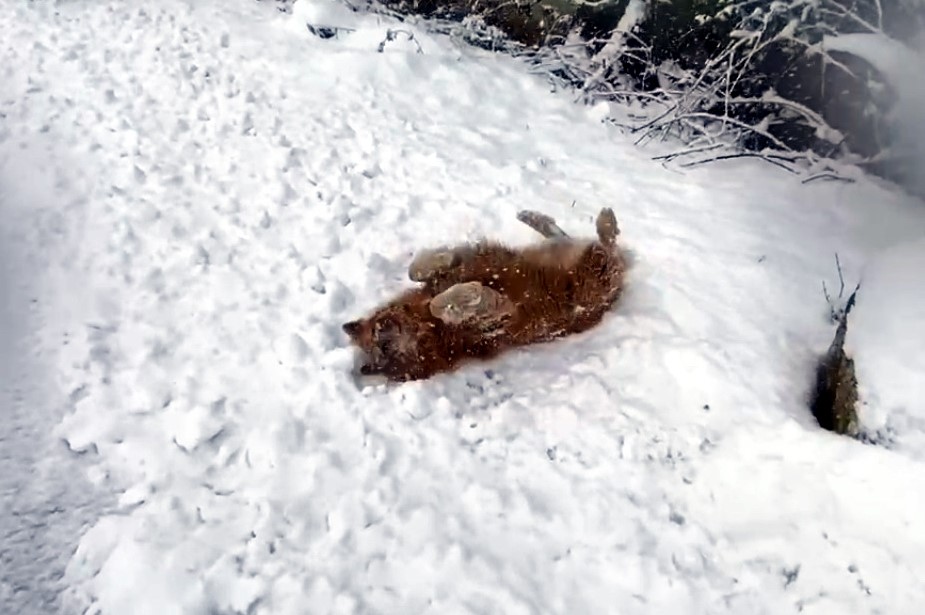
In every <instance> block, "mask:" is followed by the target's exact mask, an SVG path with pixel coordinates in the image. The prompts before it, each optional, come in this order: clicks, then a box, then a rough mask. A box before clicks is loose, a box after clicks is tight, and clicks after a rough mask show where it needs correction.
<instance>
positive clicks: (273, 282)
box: [0, 0, 925, 615]
mask: <svg viewBox="0 0 925 615" xmlns="http://www.w3.org/2000/svg"><path fill="white" fill-rule="evenodd" d="M308 19H310V20H313V21H315V25H322V26H341V27H344V28H350V30H341V31H339V32H338V36H337V37H336V38H330V39H321V38H319V37H316V36H313V35H312V34H311V33H310V32H309V31H308V29H307V28H305V27H304V22H305V21H306V20H308ZM322 20H323V21H324V22H325V23H317V22H319V21H322ZM389 27H399V28H401V29H403V30H408V31H411V32H413V33H414V39H415V40H414V41H408V40H406V39H407V37H406V36H405V35H404V34H398V35H397V37H396V40H394V41H391V42H389V43H387V44H386V45H385V48H384V53H378V52H377V48H378V47H379V45H380V43H381V42H382V40H383V39H384V38H385V35H386V31H387V29H388V28H389ZM0 33H2V39H3V40H4V41H8V44H7V45H6V47H5V48H4V51H3V53H4V55H3V62H2V64H0V66H2V68H0V80H2V83H3V84H4V85H3V89H2V90H0V104H2V107H0V113H2V123H0V170H2V177H3V181H4V187H3V188H4V194H5V195H9V194H13V195H15V198H10V197H9V196H5V197H4V199H3V200H2V201H0V204H2V207H3V211H2V212H0V213H2V216H3V219H4V220H16V224H17V225H18V226H16V227H15V228H17V234H18V235H19V236H20V237H21V239H22V240H21V242H20V243H21V244H22V245H26V246H28V247H29V250H31V252H30V253H31V254H34V255H36V257H35V259H34V262H32V263H29V264H28V265H27V264H25V263H23V264H22V265H20V263H19V261H18V260H15V259H14V260H12V261H11V262H13V263H14V265H15V266H14V268H13V270H12V274H11V275H12V276H13V277H14V279H24V278H26V277H30V276H34V277H35V278H36V280H35V281H34V282H33V283H34V284H35V285H36V288H38V289H39V290H40V291H41V294H42V296H41V300H40V301H39V302H38V304H37V305H36V307H35V308H34V313H35V316H34V318H33V317H30V319H29V320H28V321H22V323H21V324H16V325H15V326H14V327H10V328H9V330H10V331H14V330H15V329H21V328H26V327H31V328H32V329H33V331H31V332H30V333H29V335H33V336H34V337H35V339H36V342H35V343H36V344H37V345H38V346H39V347H41V348H45V349H52V350H54V354H53V355H52V357H51V358H48V359H46V358H45V357H44V355H43V356H42V358H41V360H36V362H35V364H34V365H31V364H29V363H26V364H24V365H23V366H22V367H23V369H27V370H28V374H27V372H26V371H22V370H18V364H17V368H15V369H14V368H8V367H7V368H5V370H7V371H5V372H4V375H5V376H6V374H7V373H12V374H27V375H28V376H29V377H30V378H31V377H33V376H34V375H35V374H41V375H42V377H46V376H47V377H55V378H56V381H55V382H54V383H48V384H47V385H45V386H44V388H45V389H46V390H47V391H50V392H52V393H50V394H54V395H57V396H58V398H59V399H61V398H64V399H69V400H70V402H69V404H68V407H67V408H66V411H65V415H64V416H63V417H62V418H61V421H60V424H58V425H57V426H56V428H55V429H54V432H53V434H52V435H53V437H54V438H60V439H63V440H64V441H66V442H67V445H68V447H69V448H70V450H72V451H74V455H73V458H72V459H70V460H68V461H64V460H59V459H58V458H54V457H51V458H48V459H50V461H48V462H46V465H48V464H50V463H53V464H57V467H58V468H59V469H60V474H59V476H68V473H73V472H74V471H75V469H76V470H78V471H79V472H80V473H81V474H83V473H84V468H85V466H86V465H87V464H89V466H90V467H89V469H88V470H87V471H86V472H85V473H86V475H87V476H88V477H89V478H90V479H91V481H92V482H93V483H94V485H95V487H94V488H95V489H96V491H86V490H82V491H81V493H83V494H86V495H88V496H90V497H92V498H94V499H96V498H99V501H98V503H97V508H96V511H97V513H98V514H99V515H100V516H99V518H96V519H94V523H93V525H92V527H91V528H89V529H88V530H87V531H86V532H83V533H82V534H81V535H80V537H79V543H78V544H79V547H78V549H77V551H76V553H74V555H73V558H71V560H70V562H69V566H68V568H67V573H66V575H65V578H64V582H65V583H66V584H67V587H68V591H67V601H66V606H67V607H68V608H70V609H72V610H73V611H74V612H81V610H82V609H83V608H85V607H87V606H91V609H90V612H93V613H96V612H99V613H106V614H109V613H113V614H123V613H137V614H147V613H151V614H158V615H161V614H173V613H178V614H179V613H183V614H186V613H235V612H242V613H244V612H246V613H259V614H262V613H272V614H274V615H276V614H279V615H283V614H286V613H308V612H310V613H326V612H331V613H348V612H354V613H429V612H434V613H437V612H439V613H441V614H447V613H479V614H485V613H659V612H683V613H750V614H760V613H768V614H774V615H779V614H782V613H792V612H803V613H814V614H820V613H838V614H839V615H841V614H844V613H878V612H879V613H889V614H890V615H894V614H905V613H909V614H911V613H916V612H918V611H917V609H918V608H919V607H920V605H921V604H922V603H923V602H925V587H923V585H922V583H921V571H922V570H925V521H923V517H922V515H921V511H922V510H923V505H925V473H923V471H922V470H923V455H922V448H921V442H922V437H923V436H922V434H923V432H925V430H923V426H922V417H925V409H923V407H922V402H921V399H922V396H921V395H920V394H918V395H915V393H916V392H921V388H920V387H921V385H920V384H918V382H919V380H918V379H917V376H916V372H914V371H912V370H913V369H914V366H915V365H921V363H922V358H921V357H922V350H921V349H920V348H915V347H914V345H913V344H906V345H905V346H903V348H904V352H907V353H909V359H908V360H907V361H906V360H902V361H898V360H895V355H893V360H892V361H891V362H890V363H889V364H888V368H887V367H885V366H883V365H878V359H874V358H869V359H868V360H865V359H864V358H863V356H864V355H863V352H864V349H865V343H866V342H864V336H865V335H867V339H871V338H875V339H879V340H886V339H887V338H886V336H888V335H897V336H900V337H902V336H903V334H904V333H905V334H907V338H909V339H911V338H912V337H913V335H914V329H913V330H911V331H910V330H908V329H903V328H901V327H895V326H891V327H889V328H884V327H881V323H882V322H884V318H888V317H889V316H890V315H891V314H893V313H894V310H896V309H900V310H901V313H903V314H907V315H908V316H906V318H907V319H908V318H911V319H912V320H913V321H915V320H917V319H918V318H920V315H921V312H920V311H918V312H917V311H916V309H915V308H916V306H917V305H918V306H920V305H921V303H916V301H917V300H918V299H917V296H916V295H914V294H912V292H911V290H910V289H912V290H914V289H916V288H918V287H920V286H921V280H920V279H918V278H916V276H914V275H912V274H909V271H914V270H905V273H904V274H903V275H897V276H893V275H891V272H893V271H894V270H895V265H894V264H893V263H896V262H898V263H903V262H907V261H908V259H910V258H913V257H914V255H916V254H919V253H920V251H921V250H922V249H923V248H922V245H921V242H920V241H919V238H921V237H922V236H923V233H925V207H923V204H922V203H921V202H920V201H916V200H913V199H911V198H908V197H905V196H903V195H902V194H900V193H899V192H898V191H896V190H894V189H891V188H890V187H887V186H882V185H878V184H876V183H874V182H871V181H867V180H864V181H861V182H859V183H857V184H850V185H849V184H843V183H821V182H816V183H813V184H809V185H800V184H799V182H798V181H796V180H795V179H794V177H793V176H791V175H787V174H785V173H783V172H781V171H779V170H777V169H775V168H771V167H769V166H762V165H761V164H759V163H743V162H735V163H730V164H717V165H714V166H711V167H709V168H704V169H700V170H697V171H696V172H691V173H686V174H681V173H679V172H677V171H676V170H672V169H666V168H663V167H661V166H660V165H658V164H656V163H654V162H652V161H651V160H650V158H649V157H650V156H651V155H652V153H653V152H652V151H651V150H647V151H640V150H639V149H637V148H634V147H633V146H632V145H631V143H630V141H629V140H627V139H626V138H625V137H623V136H622V135H620V134H619V133H618V132H616V131H615V130H613V129H611V128H608V127H607V126H606V125H604V124H602V123H601V122H600V118H601V109H600V108H596V107H591V108H584V109H579V108H576V107H574V106H573V105H572V103H571V102H570V98H569V96H568V95H565V94H561V95H556V94H552V93H550V92H549V91H548V90H549V88H548V86H547V85H546V84H545V83H544V82H543V80H542V79H541V78H539V77H535V76H529V75H528V74H527V73H526V71H525V70H524V68H523V67H522V66H521V65H519V64H518V63H517V62H515V61H513V60H511V59H508V58H504V57H499V56H492V55H488V54H485V53H482V52H479V51H476V50H472V49H458V48H455V47H454V46H453V45H452V44H451V43H450V42H449V41H448V40H445V39H442V38H438V37H434V36H430V35H428V34H427V33H426V32H424V31H422V30H421V29H420V28H416V27H412V26H409V25H407V24H395V23H393V22H390V21H389V20H387V19H384V18H380V17H376V16H371V15H365V16H361V15H357V14H354V13H352V12H350V11H345V10H343V7H342V6H341V5H334V4H326V3H321V1H320V0H299V1H298V2H297V3H296V4H295V6H294V10H293V14H292V15H291V16H284V15H282V14H279V13H277V12H276V11H273V10H272V9H271V8H270V7H268V6H266V5H265V4H260V3H252V2H239V3H220V2H196V3H192V2H183V1H181V0H161V1H160V2H157V3H145V5H144V6H143V7H138V8H127V7H126V5H125V4H124V3H118V2H114V1H106V0H101V1H100V2H96V3H92V4H90V3H58V4H57V5H52V4H48V3H11V5H10V6H9V8H8V10H6V11H4V12H3V14H2V15H0ZM417 43H420V45H421V49H422V50H423V53H417V51H418V48H417ZM35 191H39V192H38V193H36V192H35ZM872 204H875V205H872ZM603 205H609V206H612V207H614V209H615V210H616V212H617V216H618V218H619V220H620V224H621V228H622V230H623V235H622V241H623V244H624V245H625V246H626V248H627V249H628V250H629V251H630V253H631V255H632V260H633V268H632V271H631V277H630V279H629V286H628V288H627V292H626V295H625V298H624V300H623V301H622V302H621V304H620V306H619V307H618V308H617V309H616V310H615V311H614V313H613V314H612V315H611V316H610V317H608V319H607V320H606V321H605V322H604V324H603V325H601V326H600V327H599V328H597V329H595V330H593V331H590V332H588V333H587V334H584V335H581V336H577V337H575V338H573V339H569V340H566V341H562V342H559V343H554V344H549V345H546V346H543V347H537V348H532V349H529V350H524V351H521V352H516V353H512V354H510V355H508V356H506V357H504V358H502V359H500V360H498V361H495V362H492V363H491V364H490V365H473V366H470V367H468V368H466V369H464V370H462V371H460V372H459V373H456V374H450V375H445V376H441V377H439V378H435V379H433V380H430V381H427V382H417V383H410V384H406V385H402V386H398V387H365V388H360V387H358V386H357V384H356V382H355V381H354V379H353V378H352V377H351V375H350V373H349V369H350V367H351V366H352V355H351V352H350V350H349V349H348V348H347V345H346V340H345V339H344V336H343V335H342V333H341V332H340V324H341V323H342V322H343V321H345V320H346V319H348V318H352V317H355V316H357V315H360V314H362V313H364V312H365V311H366V310H368V309H370V308H371V307H373V306H374V305H375V304H376V303H377V302H379V301H380V300H382V299H383V298H385V297H387V296H389V295H391V294H392V293H393V292H394V291H395V290H396V289H397V288H399V287H401V286H402V285H404V284H408V282H407V281H406V279H405V267H406V266H407V263H408V261H409V260H410V256H411V254H412V252H413V251H414V249H416V248H419V247H424V246H428V245H434V244H439V243H444V242H455V241H459V240H462V239H466V238H476V237H479V236H482V235H486V234H490V235H491V236H493V237H497V238H503V239H505V240H508V241H510V242H512V243H523V242H527V241H532V240H533V239H534V237H533V235H532V233H531V231H530V230H529V229H527V228H526V227H525V226H523V225H522V224H520V223H519V222H517V220H516V218H515V213H516V211H517V210H519V209H523V208H531V209H538V210H541V211H544V212H546V213H549V214H551V215H553V216H555V217H556V218H557V219H558V221H559V223H560V225H561V226H562V227H563V228H565V229H566V230H567V231H569V232H571V233H573V234H578V233H583V232H587V233H590V232H591V231H592V228H593V227H592V226H591V224H592V222H593V216H594V215H595V214H596V213H597V211H598V209H599V208H600V207H601V206H603ZM11 228H13V227H11ZM917 242H918V243H917ZM836 251H837V252H838V253H839V255H840V258H841V261H842V263H843V264H844V266H845V272H846V275H848V281H849V283H850V282H852V281H854V280H855V279H856V278H857V277H858V276H861V275H863V276H864V284H865V286H864V287H862V290H861V292H860V293H859V299H858V306H857V308H856V315H857V321H858V328H857V330H856V332H855V330H852V332H851V333H850V334H849V337H851V343H852V344H854V346H855V347H856V352H857V353H858V369H859V374H861V377H862V379H863V380H864V382H863V387H862V388H863V392H862V394H863V396H864V399H865V401H867V402H868V404H869V405H868V406H866V407H864V408H862V411H863V414H862V423H865V424H866V422H872V424H873V425H874V426H875V428H877V429H881V428H882V431H883V432H884V433H888V435H889V437H888V438H887V439H886V441H887V443H888V445H889V446H888V447H887V446H872V445H867V444H861V443H859V442H856V441H852V440H848V439H845V438H840V437H837V436H834V435H831V434H828V433H826V432H823V431H821V430H820V429H819V428H818V427H817V426H815V425H814V423H813V420H812V418H811V417H810V416H809V413H808V410H807V409H806V400H805V397H806V395H807V392H808V389H809V386H810V384H811V381H812V371H813V369H812V368H813V361H814V359H815V356H816V354H818V353H821V352H823V351H824V350H825V348H826V347H827V345H828V343H829V341H830V339H831V335H832V334H833V326H832V325H831V324H830V323H829V322H828V321H827V319H826V314H827V306H826V305H825V302H824V300H823V297H822V292H821V282H822V281H823V280H826V281H827V283H828V284H829V285H830V286H831V285H832V283H833V281H834V279H835V278H834V273H835V272H834V253H835V252H836ZM910 251H911V253H912V255H913V256H910ZM6 254H7V253H6V252H5V253H4V256H5V257H6ZM16 258H18V257H16ZM891 259H892V260H891ZM29 267H31V268H29ZM868 284H869V285H870V288H871V289H872V290H869V289H868ZM4 288H6V287H4ZM13 288H16V286H15V285H14V286H13ZM897 288H899V289H900V290H901V291H902V292H901V293H900V294H896V293H897ZM875 290H876V291H877V292H874V291H875ZM887 295H888V296H887ZM17 301H19V303H18V304H17V305H25V304H23V303H22V301H21V299H18V300H17ZM902 306H906V307H902ZM17 309H18V308H17ZM895 313H900V312H895ZM854 315H855V313H853V314H852V316H854ZM910 324H914V322H912V323H910ZM22 339H28V338H25V337H24V338H22ZM64 341H67V344H66V345H65V344H64ZM890 349H891V346H889V345H888V344H886V343H885V342H884V345H883V346H881V348H880V354H872V356H876V357H882V356H886V357H888V358H889V357H890ZM7 356H8V357H14V358H16V357H18V356H19V353H17V354H8V355H7ZM52 361H53V362H52ZM865 361H866V362H865ZM8 364H9V363H8ZM46 368H47V369H46ZM10 369H13V371H12V372H9V370H10ZM43 370H44V371H43ZM887 372H889V373H887ZM14 377H16V378H19V377H20V376H14ZM22 377H25V376H22ZM916 387H919V388H916ZM904 391H905V392H904ZM870 404H874V405H876V407H875V408H873V409H871V405H870ZM17 412H18V414H16V416H17V417H22V416H23V410H22V409H21V408H20V409H19V410H17ZM897 417H898V418H897ZM37 420H38V419H37ZM37 425H39V427H30V429H31V431H29V432H28V433H29V435H27V436H26V437H25V438H24V439H25V440H27V442H26V443H25V444H23V443H22V440H23V438H20V439H19V440H15V439H14V440H11V441H16V442H18V444H17V450H18V452H15V453H14V458H15V462H13V463H10V465H11V466H14V465H15V466H18V470H17V472H18V475H17V476H18V478H17V479H15V480H14V482H13V483H12V484H13V485H14V486H15V487H14V488H15V489H16V490H17V494H16V495H15V496H14V497H13V498H12V499H8V500H4V502H6V501H10V502H11V503H13V504H14V505H16V504H17V503H18V502H20V501H21V500H23V501H33V502H34V501H40V500H42V498H43V497H44V496H35V493H36V492H35V491H30V489H36V490H38V489H41V487H39V486H34V485H44V484H46V483H45V481H46V480H50V479H51V478H54V477H53V476H52V477H49V478H45V477H42V476H34V475H32V474H30V473H29V472H30V469H29V468H28V466H26V467H24V466H23V464H30V463H33V462H34V461H35V460H36V459H37V458H38V457H33V456H31V454H30V453H29V448H28V447H29V446H31V445H33V444H35V443H34V442H33V439H35V440H36V441H39V440H41V439H40V438H37V434H39V433H41V431H42V430H41V427H40V426H41V423H37ZM11 433H14V432H11ZM14 435H15V433H14ZM54 438H50V439H51V440H53V439H54ZM53 444H54V443H53V442H51V443H50V444H49V445H50V446H52V445H53ZM35 446H36V447H37V446H38V445H37V444H35ZM66 480H67V482H68V484H70V483H71V481H70V479H66ZM4 486H5V484H4ZM110 492H117V493H118V495H119V500H118V505H117V506H116V507H115V509H113V510H109V508H108V506H107V505H106V494H107V493H110ZM69 497H74V498H75V499H72V500H69V501H70V502H79V501H80V498H79V497H78V496H65V497H64V498H63V499H64V500H66V501H67V498H69ZM4 505H5V503H4ZM4 518H5V521H4V523H6V522H7V520H9V518H8V517H7V515H4ZM68 518H69V519H71V518H72V517H71V515H70V514H69V515H68ZM11 523H12V524H13V526H12V527H14V528H15V527H17V526H16V525H15V524H17V523H19V521H17V520H16V519H15V518H13V519H12V521H11ZM55 523H56V522H52V525H54V524H55ZM62 523H74V522H73V521H62ZM4 531H6V530H4ZM67 547H68V543H67V540H66V539H62V541H61V542H60V543H58V545H57V548H58V549H61V550H64V552H65V553H66V549H67ZM28 562H29V559H28V555H27V554H26V553H24V552H22V551H18V552H14V554H13V560H12V562H10V563H9V564H7V561H6V560H4V561H3V565H4V566H7V565H8V566H9V567H10V571H9V572H7V571H4V572H3V574H2V575H0V576H2V577H3V578H10V577H11V575H12V577H13V578H17V577H16V575H17V574H18V575H20V576H19V578H22V575H23V573H22V570H23V567H24V566H26V565H27V563H28ZM20 597H21V598H22V600H31V598H30V597H29V596H14V598H17V599H19V598H20ZM13 604H14V605H15V603H13Z"/></svg>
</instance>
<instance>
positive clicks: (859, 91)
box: [370, 0, 925, 179]
mask: <svg viewBox="0 0 925 615" xmlns="http://www.w3.org/2000/svg"><path fill="white" fill-rule="evenodd" d="M370 2H372V0H370ZM376 4H377V5H378V6H384V7H386V8H387V9H391V10H395V11H398V12H400V13H405V14H407V13H413V14H418V15H423V16H426V17H430V18H436V19H442V20H450V21H455V22H457V23H460V24H461V27H458V28H456V30H457V31H459V30H463V31H464V32H465V33H464V37H465V38H466V40H467V41H469V42H474V43H475V44H479V45H480V46H483V47H488V48H492V49H503V50H506V51H509V52H513V53H515V54H517V55H520V56H522V57H524V58H526V59H527V60H529V61H530V62H531V63H533V64H535V65H536V66H537V67H538V68H541V69H542V70H544V71H546V72H548V74H549V75H550V76H551V77H552V78H553V79H555V80H556V81H558V82H560V83H565V84H567V85H569V86H571V87H574V88H576V89H578V90H579V91H580V92H581V95H582V97H583V99H584V100H585V101H587V102H599V101H602V100H603V101H615V102H620V103H621V107H622V108H624V109H625V108H630V109H632V110H633V113H632V114H631V115H628V114H623V115H622V116H620V117H617V116H616V115H614V117H613V118H612V119H613V121H615V122H616V123H619V124H620V125H622V126H624V127H626V128H627V129H628V130H630V131H632V132H633V133H635V134H637V135H638V137H639V142H640V143H645V142H647V141H649V140H651V139H653V138H655V137H658V138H663V137H665V136H669V137H673V138H678V139H680V141H681V143H682V144H683V145H682V146H680V147H678V149H677V150H676V151H674V152H671V153H668V154H664V153H663V154H662V155H661V157H662V158H663V159H668V160H676V161H677V162H678V163H680V164H682V165H692V164H699V163H702V162H706V161H711V160H716V159H719V158H726V157H730V156H746V155H747V156H760V157H762V158H764V159H765V160H768V161H771V162H773V163H775V164H778V165H781V166H784V167H786V168H788V169H790V170H794V171H801V172H802V171H807V170H809V171H810V172H811V173H812V174H813V175H812V176H814V177H830V176H833V175H834V174H833V172H832V163H833V162H834V161H843V162H848V163H851V164H855V165H859V166H861V167H864V168H867V169H869V170H872V171H874V172H877V173H879V174H881V175H885V176H888V177H891V178H893V179H897V178H898V179H904V178H905V177H907V176H910V174H909V173H908V166H909V164H908V160H905V161H904V160H903V157H904V156H905V157H906V158H908V155H909V150H910V148H909V147H908V144H906V147H905V152H902V151H899V150H898V149H897V146H896V145H897V140H898V139H901V138H902V137H903V136H904V135H906V134H907V131H906V130H897V128H896V126H897V121H898V120H897V113H896V112H895V110H896V109H897V106H898V104H899V103H898V100H899V98H900V97H899V95H898V94H897V92H898V91H901V90H902V88H903V86H904V83H902V82H901V81H902V80H901V78H898V77H896V75H895V74H890V73H889V72H888V71H885V69H884V67H883V65H882V63H878V62H876V61H875V60H876V58H875V57H872V54H871V53H868V52H866V50H863V49H861V47H860V46H858V45H845V44H840V43H842V42H843V40H848V39H849V38H850V37H857V36H859V35H867V36H871V37H877V39H878V40H879V41H881V42H882V44H883V45H893V46H899V47H901V48H903V49H906V48H907V47H908V46H909V45H910V44H912V42H913V41H915V40H916V37H921V33H922V32H923V29H925V28H923V24H925V11H923V3H922V2H921V0H617V1H614V2H609V1H603V2H596V3H594V2H587V1H575V0H526V1H518V0H488V1H484V0H483V1H478V0H447V1H440V0H381V2H379V3H376ZM496 33H500V34H501V35H503V37H505V38H506V42H504V43H502V42H500V41H499V37H498V36H496ZM880 55H882V53H881V54H880ZM906 107H907V108H908V105H906ZM906 115H908V114H906ZM906 123H908V122H906ZM916 162H917V163H918V161H916ZM899 169H905V171H900V170H899ZM903 173H905V175H903ZM911 175H915V174H911Z"/></svg>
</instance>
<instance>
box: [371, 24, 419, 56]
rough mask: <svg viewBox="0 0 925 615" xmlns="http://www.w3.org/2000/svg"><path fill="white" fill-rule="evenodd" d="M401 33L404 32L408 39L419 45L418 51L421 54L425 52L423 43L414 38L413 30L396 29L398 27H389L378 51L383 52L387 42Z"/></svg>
mask: <svg viewBox="0 0 925 615" xmlns="http://www.w3.org/2000/svg"><path fill="white" fill-rule="evenodd" d="M399 34H404V35H405V36H407V37H408V40H409V41H411V42H413V43H414V44H415V45H416V46H417V52H418V53H420V54H423V53H424V49H423V48H422V47H421V43H420V42H419V41H418V39H416V38H414V32H412V31H411V30H404V29H396V28H389V29H388V30H386V32H385V38H384V39H382V42H381V43H379V47H378V49H377V51H378V52H379V53H382V52H383V51H385V44H386V43H388V42H391V41H394V40H396V38H397V36H398V35H399Z"/></svg>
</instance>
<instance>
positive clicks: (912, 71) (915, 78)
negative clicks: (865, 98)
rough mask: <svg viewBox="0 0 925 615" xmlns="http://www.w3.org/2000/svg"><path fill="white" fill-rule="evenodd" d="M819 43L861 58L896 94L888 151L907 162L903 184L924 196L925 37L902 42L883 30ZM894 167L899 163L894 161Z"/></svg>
mask: <svg viewBox="0 0 925 615" xmlns="http://www.w3.org/2000/svg"><path fill="white" fill-rule="evenodd" d="M822 44H823V46H824V47H825V49H827V50H828V51H843V52H846V53H851V54H854V55H856V56H858V57H860V58H863V59H864V60H866V61H868V62H870V63H871V65H872V66H873V67H874V68H876V69H877V70H878V71H880V72H881V74H882V75H883V76H884V78H885V79H886V81H887V83H888V84H889V85H890V87H891V88H892V90H893V94H894V95H895V97H896V98H895V106H894V107H893V109H892V110H891V114H892V115H893V118H892V126H891V127H890V128H891V133H890V135H889V137H890V142H891V144H892V150H893V151H891V152H889V154H890V155H892V156H893V157H894V158H896V159H898V161H899V162H901V163H904V164H905V165H906V167H905V168H900V169H898V170H899V172H900V177H901V179H902V181H903V183H904V184H906V185H907V186H908V187H909V188H910V189H912V190H913V191H915V192H916V193H917V194H919V195H925V177H923V174H922V170H923V169H925V130H923V129H922V127H923V126H925V83H923V81H922V67H923V66H925V39H921V40H920V41H918V42H917V43H916V42H914V41H913V42H910V44H904V43H901V42H899V41H897V40H895V39H892V38H890V37H888V36H886V35H885V34H882V33H873V32H864V33H862V32H858V33H853V34H839V35H838V36H831V35H830V36H826V37H824V38H823V41H822ZM893 166H898V165H896V163H895V162H894V164H893Z"/></svg>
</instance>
